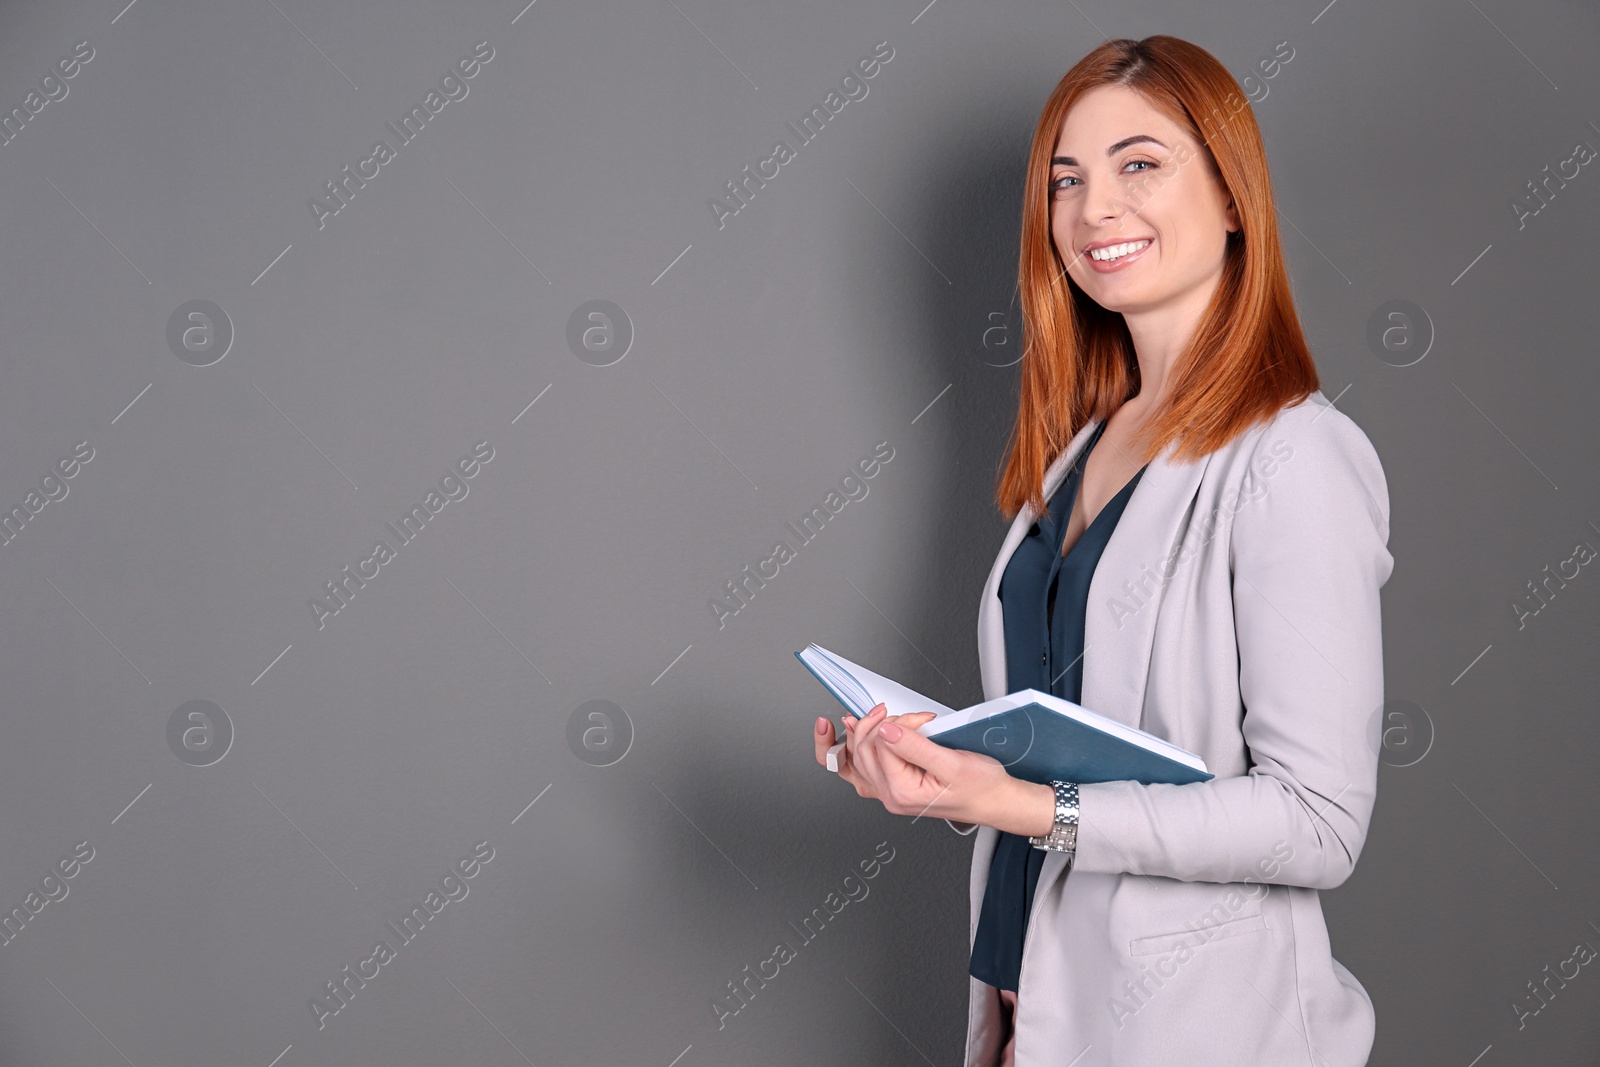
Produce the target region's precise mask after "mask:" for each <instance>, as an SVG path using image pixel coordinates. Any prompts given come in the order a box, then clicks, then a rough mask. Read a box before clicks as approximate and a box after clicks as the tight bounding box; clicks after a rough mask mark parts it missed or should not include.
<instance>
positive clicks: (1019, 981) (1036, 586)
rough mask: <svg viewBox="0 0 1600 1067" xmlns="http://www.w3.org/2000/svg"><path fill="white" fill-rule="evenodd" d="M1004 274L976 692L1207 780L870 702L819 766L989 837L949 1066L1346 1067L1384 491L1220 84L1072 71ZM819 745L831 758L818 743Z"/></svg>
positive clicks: (1138, 45) (1043, 142)
mask: <svg viewBox="0 0 1600 1067" xmlns="http://www.w3.org/2000/svg"><path fill="white" fill-rule="evenodd" d="M1019 275H1020V277H1019V280H1020V286H1021V293H1022V301H1023V313H1024V321H1025V325H1026V339H1025V355H1024V358H1023V361H1022V385H1021V399H1020V403H1019V408H1018V414H1017V421H1016V426H1015V429H1014V432H1013V436H1012V441H1011V445H1010V455H1009V457H1008V461H1007V463H1006V466H1005V470H1004V471H1003V473H1002V477H1001V479H1000V484H999V490H998V500H999V504H1000V507H1001V509H1002V511H1003V512H1004V513H1006V514H1007V515H1014V516H1015V519H1014V521H1013V523H1012V526H1011V530H1010V532H1009V534H1008V536H1007V537H1006V539H1005V541H1004V543H1003V544H1002V546H1001V550H1000V554H999V557H998V558H997V559H996V561H995V564H994V567H993V569H992V570H991V572H990V575H989V579H988V582H987V583H986V584H985V586H984V590H983V596H982V600H981V602H980V606H979V612H978V639H979V664H980V669H981V674H982V680H983V693H984V698H985V699H992V698H994V697H997V696H1000V695H1003V694H1005V693H1008V692H1015V691H1016V690H1018V689H1022V688H1028V687H1032V688H1037V689H1042V690H1047V691H1051V692H1054V693H1056V694H1057V695H1059V696H1063V697H1065V698H1067V699H1071V700H1074V701H1076V702H1078V703H1081V704H1082V705H1083V706H1085V707H1087V708H1089V709H1091V710H1093V711H1097V712H1099V713H1100V714H1102V715H1107V716H1110V717H1112V718H1114V719H1117V720H1119V721H1121V722H1125V723H1127V724H1128V725H1130V726H1136V727H1139V728H1141V729H1144V730H1146V731H1149V732H1151V733H1154V734H1156V735H1158V736H1160V737H1164V738H1166V739H1168V740H1169V741H1171V742H1173V743H1174V744H1177V745H1179V746H1181V747H1183V748H1186V749H1189V750H1190V751H1193V752H1196V753H1198V754H1199V755H1200V756H1201V757H1203V758H1204V759H1205V761H1206V765H1207V767H1208V768H1209V769H1210V771H1211V772H1212V773H1213V774H1214V776H1215V777H1213V778H1212V779H1211V780H1209V781H1205V782H1198V783H1193V784H1187V785H1171V784H1153V785H1144V784H1140V783H1137V782H1100V783H1083V784H1081V785H1077V786H1076V787H1075V785H1074V783H1058V784H1052V785H1039V784H1035V783H1031V782H1025V781H1022V780H1020V779H1016V778H1012V777H1010V776H1009V775H1008V774H1007V773H1006V771H1005V767H1004V765H1003V764H1002V763H1001V762H1000V761H998V760H995V759H993V758H990V757H989V756H985V755H979V754H973V753H962V752H956V751H953V750H948V749H944V748H942V747H940V746H938V745H936V744H934V743H933V742H931V741H929V740H927V739H926V738H924V737H922V736H921V735H920V734H918V733H916V732H915V727H917V726H919V725H921V724H922V723H924V722H926V721H927V719H928V716H926V715H905V716H899V715H894V714H892V711H893V709H889V708H885V707H883V706H882V705H880V706H879V707H877V708H876V709H874V710H873V712H872V714H870V715H868V716H866V717H865V718H864V719H862V720H860V721H859V722H857V721H856V720H854V719H852V718H849V717H846V718H845V719H844V726H845V731H846V747H845V750H844V752H843V753H842V759H841V760H840V763H839V766H840V771H839V773H840V775H841V776H842V777H844V778H845V779H846V780H847V781H849V782H850V783H851V784H852V785H854V786H855V788H856V791H857V792H858V793H859V794H860V795H862V796H864V797H870V798H875V799H877V800H879V801H881V802H882V803H883V805H884V806H885V807H886V808H887V809H888V810H889V811H891V812H893V813H896V814H901V815H909V816H913V817H918V816H921V815H924V814H927V815H934V816H939V817H942V818H944V819H946V820H947V821H948V822H949V823H950V825H951V826H952V827H953V828H955V829H956V830H957V831H958V832H961V833H973V832H974V830H976V836H975V838H974V842H975V847H974V849H973V860H972V874H971V903H972V927H971V936H972V941H971V945H972V962H971V970H970V974H971V978H970V989H971V997H970V1010H969V1015H968V1029H967V1052H966V1063H967V1065H968V1067H992V1065H994V1064H1004V1065H1010V1064H1013V1063H1016V1064H1021V1065H1024V1067H1034V1065H1044V1064H1050V1065H1063V1067H1064V1065H1067V1064H1076V1065H1079V1067H1090V1065H1097V1064H1115V1065H1129V1067H1132V1065H1139V1067H1145V1065H1152V1064H1169V1063H1181V1064H1185V1065H1186V1067H1195V1065H1201V1064H1218V1065H1227V1067H1239V1065H1244V1064H1252V1065H1253V1064H1270V1065H1274V1067H1280V1065H1287V1064H1305V1065H1307V1067H1354V1065H1359V1064H1364V1063H1365V1062H1366V1061H1367V1056H1368V1054H1369V1052H1370V1050H1371V1047H1372V1041H1373V1033H1374V1024H1375V1016H1374V1012H1373V1008H1372V1002H1371V999H1370V998H1369V997H1368V996H1367V994H1366V991H1365V990H1364V989H1363V988H1362V986H1361V984H1360V983H1359V982H1358V981H1357V980H1356V978H1355V977H1354V976H1353V975H1352V974H1351V973H1350V972H1349V971H1348V970H1347V969H1345V967H1344V966H1343V965H1342V964H1340V963H1339V962H1338V961H1337V960H1335V959H1334V958H1333V955H1332V953H1331V951H1330V948H1329V943H1328V933H1327V927H1326V924H1325V923H1324V921H1323V917H1322V910H1321V904H1320V901H1319V897H1318V891H1319V890H1321V889H1331V888H1334V887H1335V886H1338V885H1340V884H1341V883H1342V882H1344V880H1345V879H1346V878H1347V877H1349V875H1350V873H1351V870H1352V869H1353V868H1354V865H1355V862H1356V858H1357V856H1358V855H1359V854H1360V852H1361V847H1362V844H1363V843H1364V841H1365V839H1366V835H1367V827H1368V823H1369V820H1370V818H1371V814H1372V807H1373V801H1374V798H1375V795H1376V791H1377V764H1378V748H1377V740H1376V738H1377V733H1376V726H1377V715H1378V712H1379V710H1380V706H1381V705H1382V703H1383V664H1382V640H1381V633H1380V610H1379V589H1380V587H1381V586H1382V585H1383V584H1384V582H1385V581H1386V580H1387V579H1388V576H1389V573H1390V571H1391V569H1392V566H1393V559H1392V557H1391V556H1390V554H1389V552H1388V549H1387V542H1388V532H1389V529H1388V528H1389V498H1388V488H1387V483H1386V482H1385V479H1384V475H1383V469H1382V467H1381V466H1380V464H1379V462H1378V457H1377V454H1376V453H1375V452H1374V450H1373V448H1372V445H1371V444H1370V443H1369V442H1368V440H1367V438H1366V436H1365V435H1364V434H1363V433H1362V431H1361V430H1360V429H1359V428H1358V427H1357V426H1356V424H1355V423H1354V422H1352V421H1351V420H1350V419H1349V418H1348V417H1346V416H1345V415H1344V414H1343V413H1341V412H1340V411H1339V410H1338V409H1337V408H1334V407H1333V406H1331V405H1330V404H1329V403H1328V402H1327V399H1326V398H1325V397H1324V396H1323V394H1322V392H1321V390H1320V388H1319V382H1318V378H1317V373H1316V369H1315V367H1314V365H1313V363H1312V359H1311V355H1310V353H1309V351H1308V350H1307V347H1306V342H1305V339H1304V337H1303V336H1302V334H1301V331H1300V327H1299V324H1298V322H1297V319H1296V316H1295V312H1294V308H1293V303H1292V300H1291V297H1290V290H1289V284H1288V279H1287V276H1286V273H1285V270H1284V265H1283V260H1282V254H1281V250H1280V248H1279V243H1278V230H1277V225H1276V218H1275V209H1274V207H1273V198H1272V190H1271V186H1270V184H1269V179H1268V170H1267V163H1266V157H1265V153H1264V151H1263V148H1262V144H1261V137H1260V132H1259V130H1258V129H1257V127H1256V123H1255V119H1254V117H1253V115H1252V114H1251V112H1250V109H1249V107H1248V106H1247V105H1246V104H1245V102H1244V99H1243V97H1242V96H1240V95H1239V93H1238V85H1237V83H1236V82H1235V81H1234V79H1233V78H1232V76H1231V75H1229V74H1228V72H1227V71H1226V70H1225V69H1224V68H1223V67H1222V66H1221V65H1220V64H1219V63H1218V62H1217V61H1216V59H1215V58H1213V57H1212V56H1211V55H1210V54H1209V53H1207V52H1206V51H1204V50H1203V49H1201V48H1198V47H1196V46H1195V45H1192V44H1189V43H1187V42H1184V41H1181V40H1177V39H1175V38H1171V37H1162V36H1158V37H1149V38H1146V39H1144V40H1142V41H1137V42H1135V41H1131V40H1112V41H1106V42H1105V43H1103V44H1101V45H1100V46H1099V47H1097V48H1096V49H1095V50H1094V51H1093V52H1091V53H1090V54H1089V55H1088V56H1086V57H1085V58H1084V59H1083V60H1082V61H1081V62H1079V63H1078V64H1077V65H1076V66H1075V67H1073V69H1072V70H1071V71H1069V72H1068V73H1067V75H1066V77H1064V78H1063V79H1062V81H1061V83H1060V84H1059V85H1058V86H1057V87H1056V89H1055V91H1054V92H1053V93H1052V94H1051V96H1050V99H1049V100H1048V101H1047V102H1046V104H1045V107H1044V112H1043V114H1042V115H1041V116H1040V119H1039V124H1038V127H1037V129H1036V131H1035V133H1034V139H1033V147H1032V151H1031V154H1030V157H1029V165H1028V174H1027V184H1026V194H1025V207H1024V214H1023V225H1022V254H1021V265H1020V270H1019ZM813 740H814V741H815V744H816V751H817V758H818V760H819V762H821V761H823V760H824V757H825V754H826V751H827V749H828V748H829V746H831V745H832V744H834V741H835V735H834V729H833V726H832V724H831V723H829V722H828V721H827V720H826V719H819V720H817V724H816V733H815V736H814V738H813ZM1074 801H1075V802H1076V803H1074Z"/></svg>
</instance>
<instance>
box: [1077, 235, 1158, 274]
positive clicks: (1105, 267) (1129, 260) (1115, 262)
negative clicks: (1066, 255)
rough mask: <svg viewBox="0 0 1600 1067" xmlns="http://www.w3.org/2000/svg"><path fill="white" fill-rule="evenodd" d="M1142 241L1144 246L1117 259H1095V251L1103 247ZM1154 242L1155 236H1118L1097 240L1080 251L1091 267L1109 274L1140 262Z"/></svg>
mask: <svg viewBox="0 0 1600 1067" xmlns="http://www.w3.org/2000/svg"><path fill="white" fill-rule="evenodd" d="M1141 241H1142V242H1145V244H1144V247H1143V248H1138V249H1135V250H1134V251H1132V252H1127V253H1125V254H1123V255H1121V256H1118V257H1117V258H1116V259H1111V260H1099V259H1095V258H1094V255H1093V253H1094V252H1095V251H1097V250H1099V249H1102V248H1115V247H1117V246H1119V245H1129V244H1132V245H1137V244H1139V243H1140V242H1141ZM1154 244H1155V238H1154V237H1116V238H1111V239H1109V240H1105V241H1095V242H1094V243H1092V244H1090V245H1088V246H1086V247H1085V248H1084V249H1083V251H1082V252H1081V253H1080V256H1079V258H1081V259H1082V260H1084V262H1086V263H1088V264H1089V266H1090V268H1091V269H1093V270H1094V271H1095V272H1096V273H1099V274H1109V273H1111V272H1113V271H1119V270H1124V269H1126V268H1127V267H1129V266H1132V265H1133V264H1134V263H1136V262H1138V261H1139V259H1140V258H1141V257H1142V256H1143V255H1144V254H1145V253H1146V252H1148V251H1149V250H1150V248H1151V246H1152V245H1154Z"/></svg>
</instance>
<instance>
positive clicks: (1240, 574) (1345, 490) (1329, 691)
mask: <svg viewBox="0 0 1600 1067" xmlns="http://www.w3.org/2000/svg"><path fill="white" fill-rule="evenodd" d="M1314 418H1315V420H1316V422H1315V424H1314V423H1313V419H1314ZM1283 440H1286V441H1288V442H1289V444H1290V446H1291V447H1292V448H1293V454H1292V462H1287V463H1285V464H1284V465H1283V466H1282V468H1281V469H1280V470H1278V471H1277V472H1276V474H1275V476H1274V477H1273V478H1272V479H1271V481H1270V482H1269V483H1268V488H1267V490H1266V492H1265V493H1264V494H1262V495H1261V496H1259V497H1257V498H1256V499H1254V500H1252V501H1250V502H1249V503H1248V504H1246V505H1245V506H1243V507H1240V508H1239V509H1238V511H1237V512H1236V513H1235V515H1234V518H1233V523H1232V527H1231V531H1230V534H1229V546H1228V552H1229V564H1230V573H1231V582H1232V591H1233V621H1234V629H1235V633H1236V635H1237V639H1238V655H1239V662H1238V670H1239V693H1240V698H1241V702H1242V704H1243V719H1242V723H1241V729H1242V731H1243V734H1244V741H1245V744H1246V745H1247V747H1248V749H1249V756H1250V760H1249V762H1250V768H1249V770H1248V771H1247V772H1246V773H1245V774H1243V775H1238V776H1235V777H1230V778H1213V779H1211V780H1210V781H1206V782H1193V783H1188V784H1185V785H1173V784H1169V783H1162V784H1153V785H1144V784H1141V783H1138V782H1101V783H1093V784H1085V785H1080V786H1079V791H1078V796H1079V819H1080V824H1079V829H1078V845H1077V855H1076V857H1075V859H1074V861H1073V865H1074V867H1076V868H1077V869H1079V870H1083V871H1093V872H1101V873H1116V872H1130V873H1135V874H1146V875H1156V876H1164V877H1168V878H1177V879H1181V880H1184V881H1203V882H1239V881H1246V880H1252V881H1262V882H1271V883H1277V884H1282V885H1299V886H1307V887H1310V888H1314V889H1331V888H1333V887H1335V886H1338V885H1340V884H1341V883H1343V882H1344V881H1345V879H1346V878H1348V877H1349V876H1350V873H1351V871H1352V870H1353V869H1354V867H1355V863H1356V858H1357V857H1358V856H1359V855H1360V854H1361V847H1362V845H1363V844H1364V842H1365V841H1366V836H1367V827H1368V823H1369V821H1370V819H1371V815H1372V807H1373V802H1374V800H1375V799H1376V794H1377V784H1378V756H1379V749H1378V744H1377V732H1376V730H1375V728H1374V727H1375V724H1376V721H1377V715H1378V712H1379V708H1380V706H1381V705H1382V703H1383V642H1382V634H1381V619H1380V609H1379V597H1378V590H1379V588H1380V587H1381V586H1382V585H1383V584H1384V582H1385V581H1387V580H1388V577H1389V574H1390V571H1391V570H1392V569H1393V565H1394V560H1393V558H1392V557H1391V555H1390V554H1389V551H1388V547H1387V545H1388V538H1389V494H1388V486H1387V482H1386V480H1385V478H1384V474H1383V468H1382V466H1381V465H1380V463H1379V461H1378V456H1377V453H1376V452H1375V451H1374V450H1373V448H1372V444H1371V442H1369V441H1368V440H1367V437H1366V435H1365V434H1364V433H1362V431H1361V429H1360V427H1358V426H1357V425H1356V424H1355V423H1354V422H1353V421H1351V420H1350V419H1349V418H1348V417H1347V416H1345V415H1344V414H1343V413H1342V412H1340V411H1338V410H1337V409H1330V408H1324V407H1321V406H1320V405H1313V404H1307V405H1303V406H1300V408H1299V411H1298V412H1297V411H1296V410H1295V409H1293V408H1291V409H1287V411H1286V413H1283V414H1280V416H1279V418H1278V420H1276V426H1275V427H1269V429H1268V432H1266V433H1263V434H1262V436H1261V440H1260V441H1259V442H1258V443H1257V446H1256V451H1257V453H1261V452H1263V451H1264V450H1265V449H1266V448H1268V447H1270V446H1269V445H1267V444H1266V442H1269V441H1272V442H1278V441H1283ZM1279 447H1281V445H1280V446H1279ZM1255 462H1256V457H1255V456H1252V458H1251V464H1250V467H1249V468H1248V469H1252V470H1253V469H1255ZM1191 622H1199V624H1201V625H1204V624H1205V623H1204V620H1191ZM1217 710H1218V713H1219V714H1234V713H1236V709H1232V708H1225V709H1224V708H1219V709H1217ZM1285 843H1286V844H1287V845H1289V846H1290V847H1291V848H1292V849H1293V852H1292V853H1291V856H1292V859H1291V860H1289V861H1288V862H1283V863H1281V864H1278V863H1271V862H1266V861H1270V860H1271V859H1272V858H1273V857H1274V856H1278V857H1279V858H1281V854H1280V853H1279V852H1278V849H1281V848H1282V847H1283V845H1284V844H1285ZM1269 870H1272V871H1273V872H1274V873H1272V874H1271V875H1270V876H1268V875H1267V873H1266V872H1267V871H1269Z"/></svg>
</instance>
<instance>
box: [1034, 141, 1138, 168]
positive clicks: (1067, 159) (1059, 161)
mask: <svg viewBox="0 0 1600 1067" xmlns="http://www.w3.org/2000/svg"><path fill="white" fill-rule="evenodd" d="M1143 141H1149V142H1150V143H1151V144H1159V145H1161V147H1162V148H1165V147H1167V146H1166V145H1164V144H1161V142H1160V141H1158V140H1156V139H1155V138H1154V137H1151V136H1150V135H1149V134H1148V133H1136V134H1134V135H1133V136H1132V137H1124V138H1123V139H1122V140H1120V141H1118V142H1117V143H1116V144H1114V145H1112V146H1111V147H1110V148H1108V149H1106V155H1108V156H1114V155H1116V154H1117V153H1118V152H1120V151H1122V150H1123V149H1124V148H1127V147H1128V146H1129V145H1134V144H1139V143H1141V142H1143ZM1050 165H1051V166H1053V167H1054V166H1062V167H1076V166H1078V161H1077V160H1076V159H1074V158H1073V157H1072V156H1056V157H1055V158H1054V159H1052V160H1051V161H1050Z"/></svg>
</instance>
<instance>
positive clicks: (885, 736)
mask: <svg viewBox="0 0 1600 1067" xmlns="http://www.w3.org/2000/svg"><path fill="white" fill-rule="evenodd" d="M878 736H879V737H880V738H881V739H882V740H883V741H884V742H885V743H886V744H887V745H888V746H889V749H890V751H892V752H893V753H894V754H895V755H896V756H899V757H900V758H901V759H903V760H905V761H906V762H907V763H912V764H915V765H916V766H918V767H921V768H922V769H923V770H925V771H931V772H932V773H933V774H934V775H935V776H936V777H938V778H941V779H945V780H947V781H948V776H947V775H946V774H945V773H942V772H945V771H947V770H948V769H949V768H950V765H951V761H952V759H953V758H954V753H952V752H951V751H950V750H949V749H947V748H945V747H944V746H943V745H940V744H939V743H937V742H935V741H930V740H929V739H928V738H926V737H923V736H922V735H921V734H919V733H917V732H916V731H915V730H908V729H906V728H905V727H903V726H901V725H899V724H898V723H892V722H889V723H884V724H883V725H882V726H880V727H878Z"/></svg>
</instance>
